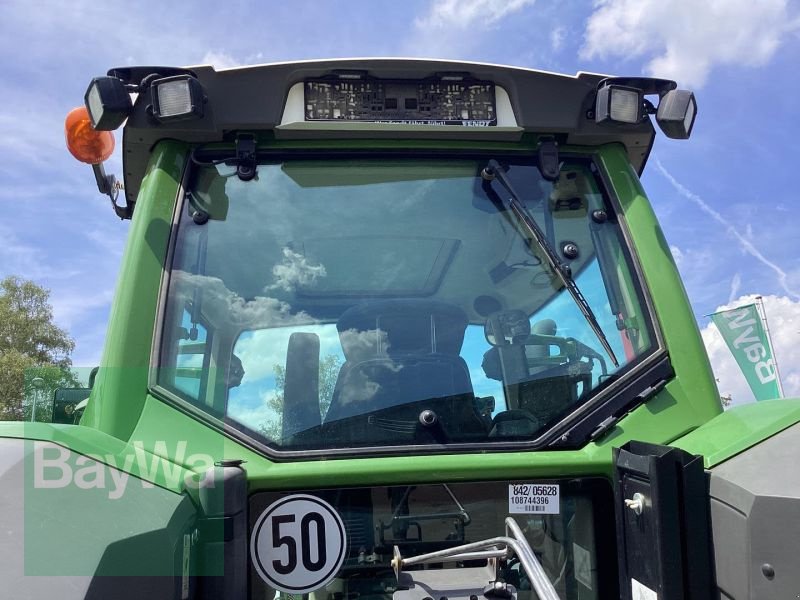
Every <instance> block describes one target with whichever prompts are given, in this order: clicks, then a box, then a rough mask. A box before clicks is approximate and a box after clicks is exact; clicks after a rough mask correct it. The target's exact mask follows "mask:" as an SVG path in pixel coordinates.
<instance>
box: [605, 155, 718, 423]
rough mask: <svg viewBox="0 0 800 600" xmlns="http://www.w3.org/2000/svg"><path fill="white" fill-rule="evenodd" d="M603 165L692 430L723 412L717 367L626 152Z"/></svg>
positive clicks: (610, 157) (679, 405)
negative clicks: (702, 336)
mask: <svg viewBox="0 0 800 600" xmlns="http://www.w3.org/2000/svg"><path fill="white" fill-rule="evenodd" d="M600 161H601V163H602V164H603V166H604V167H605V169H606V171H607V173H608V177H609V180H610V182H611V185H612V186H613V188H614V191H615V193H616V194H617V197H618V199H619V201H620V204H621V205H622V210H623V218H624V219H625V221H626V222H627V224H628V228H629V231H630V236H631V241H632V242H633V246H634V249H635V251H636V254H637V256H638V258H639V264H640V265H641V267H642V273H643V276H644V279H645V281H646V283H647V286H648V288H649V289H650V294H651V297H652V302H653V307H654V309H655V312H656V318H657V319H658V322H659V324H660V326H661V332H662V335H663V338H664V343H665V344H666V347H667V350H668V351H669V355H670V361H671V362H672V367H673V368H674V370H675V374H676V378H675V382H674V383H673V385H670V386H669V393H670V394H671V395H672V396H673V399H674V401H675V407H676V408H677V409H679V410H681V411H682V413H683V414H682V417H681V418H682V419H683V421H684V423H685V424H686V428H687V430H689V429H691V428H693V427H697V426H699V425H701V424H702V423H705V422H706V421H708V420H710V419H713V418H714V417H715V416H716V415H718V414H719V413H720V412H722V405H721V404H720V402H719V394H718V392H717V387H716V384H715V383H714V375H713V373H712V371H711V364H710V363H709V361H708V355H707V354H706V351H705V346H704V345H703V340H702V338H701V337H700V331H699V329H698V327H697V323H696V321H695V318H694V314H693V313H692V310H691V306H690V304H689V300H688V298H687V296H686V290H685V289H684V287H683V282H682V281H681V278H680V274H679V273H678V268H677V266H676V265H675V261H674V259H673V257H672V253H671V252H670V249H669V244H668V243H667V241H666V239H665V238H664V233H663V232H662V230H661V227H660V226H659V224H658V221H657V219H656V216H655V214H654V212H653V209H652V207H651V205H650V203H649V202H648V200H647V198H646V196H645V193H644V190H643V189H642V186H641V183H640V182H639V178H638V177H637V176H636V174H635V173H634V172H633V169H631V166H630V163H629V162H628V160H627V155H626V153H625V150H624V149H623V148H622V147H621V146H618V145H614V146H608V147H605V148H603V150H602V152H601V153H600ZM676 384H677V385H676ZM639 410H642V409H639ZM644 410H646V408H645V409H644ZM666 410H672V408H671V407H666Z"/></svg>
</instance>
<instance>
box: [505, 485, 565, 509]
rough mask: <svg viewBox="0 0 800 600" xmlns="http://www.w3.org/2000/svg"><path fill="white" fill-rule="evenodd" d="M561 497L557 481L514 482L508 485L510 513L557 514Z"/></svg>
mask: <svg viewBox="0 0 800 600" xmlns="http://www.w3.org/2000/svg"><path fill="white" fill-rule="evenodd" d="M560 497H561V495H560V490H559V486H558V484H557V483H513V484H510V485H509V486H508V514H529V515H557V514H558V513H559V512H561V511H560V507H561V504H560Z"/></svg>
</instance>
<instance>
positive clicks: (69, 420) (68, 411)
mask: <svg viewBox="0 0 800 600" xmlns="http://www.w3.org/2000/svg"><path fill="white" fill-rule="evenodd" d="M91 391H92V390H91V388H59V389H57V390H56V391H55V392H54V393H53V423H62V424H66V425H71V424H74V423H75V419H76V418H77V417H78V416H79V415H80V413H79V412H78V410H77V409H78V405H79V404H80V403H81V402H83V401H84V400H86V399H87V398H88V397H89V394H90V393H91Z"/></svg>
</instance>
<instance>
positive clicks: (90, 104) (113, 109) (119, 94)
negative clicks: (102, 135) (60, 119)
mask: <svg viewBox="0 0 800 600" xmlns="http://www.w3.org/2000/svg"><path fill="white" fill-rule="evenodd" d="M83 99H84V102H85V104H86V109H87V110H88V111H89V118H90V119H91V121H92V126H93V127H94V128H95V129H96V130H97V131H114V130H115V129H117V128H118V127H119V126H120V125H122V122H123V121H124V120H125V119H127V118H128V115H129V114H130V112H131V106H132V105H131V96H130V94H129V93H128V90H126V89H125V84H124V83H123V82H122V80H121V79H117V78H116V77H95V78H94V79H92V82H91V83H90V84H89V88H88V89H87V90H86V94H85V95H84V97H83Z"/></svg>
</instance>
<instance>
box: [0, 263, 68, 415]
mask: <svg viewBox="0 0 800 600" xmlns="http://www.w3.org/2000/svg"><path fill="white" fill-rule="evenodd" d="M49 297H50V292H49V291H48V290H46V289H44V288H42V287H41V286H39V285H37V284H35V283H34V282H32V281H25V280H22V279H20V278H18V277H6V278H5V279H3V280H2V281H0V420H20V419H22V420H29V419H30V418H31V411H32V409H33V405H34V404H35V405H36V415H35V416H36V420H49V415H50V411H51V410H52V398H53V392H55V390H56V388H58V387H75V386H77V385H78V380H77V378H76V377H75V375H74V374H73V373H72V371H71V370H70V367H71V366H72V361H71V359H70V354H71V353H72V351H73V349H74V348H75V342H74V341H73V340H72V339H71V338H70V337H69V334H68V333H67V332H66V331H64V330H63V329H61V328H60V327H58V326H57V325H56V324H55V323H53V309H52V307H51V306H50V303H49V301H48V300H49Z"/></svg>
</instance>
